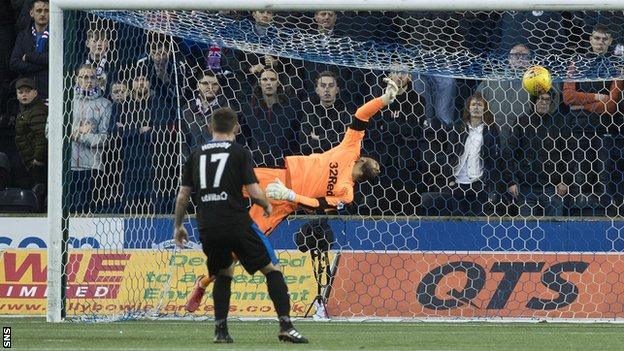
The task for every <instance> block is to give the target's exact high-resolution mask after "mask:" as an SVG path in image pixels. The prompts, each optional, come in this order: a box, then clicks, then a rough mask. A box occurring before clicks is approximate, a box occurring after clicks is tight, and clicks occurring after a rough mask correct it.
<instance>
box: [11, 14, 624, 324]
mask: <svg viewBox="0 0 624 351" xmlns="http://www.w3.org/2000/svg"><path fill="white" fill-rule="evenodd" d="M63 24H64V33H63V34H64V40H63V46H64V47H63V78H64V79H63V114H62V116H50V119H51V120H52V119H57V118H62V121H63V201H62V203H61V204H57V203H50V204H49V206H62V213H63V232H62V234H63V237H64V238H65V239H64V243H65V250H64V252H63V254H64V262H65V264H64V266H63V270H62V277H63V284H64V286H66V289H65V290H64V291H63V295H64V296H63V298H64V299H63V308H64V311H65V313H66V317H67V318H70V319H81V320H108V319H119V318H161V317H180V318H183V317H188V318H191V317H192V318H202V317H206V318H210V317H212V313H213V306H212V299H211V293H210V290H211V288H209V289H208V293H207V294H206V297H205V299H204V301H203V304H202V306H201V307H200V309H199V310H198V311H196V312H195V313H192V314H191V313H187V312H186V311H185V310H184V304H185V301H186V298H187V297H188V295H189V293H190V291H191V290H192V288H193V285H194V282H195V280H196V278H197V277H198V276H199V275H202V274H207V270H206V265H205V257H204V255H203V253H202V252H201V246H200V244H199V240H198V237H199V235H198V232H197V229H196V226H195V219H194V216H193V215H192V213H193V209H192V208H190V209H189V212H190V213H191V215H190V216H189V217H188V219H187V220H186V222H185V225H186V226H187V228H188V229H189V233H191V240H190V243H189V244H188V246H187V247H185V248H182V249H180V248H175V246H174V244H173V242H172V240H171V236H172V232H173V220H172V217H173V216H172V213H173V207H174V203H175V195H176V192H177V187H178V185H179V179H180V173H181V164H182V163H183V162H184V160H185V159H186V157H187V156H188V155H189V154H190V152H191V150H192V149H193V148H194V147H196V146H197V145H201V144H202V143H204V142H205V141H207V140H209V139H210V132H209V130H208V129H207V123H208V121H209V118H210V114H211V111H213V110H214V109H215V108H217V107H223V106H230V107H232V108H233V109H234V110H236V111H237V113H238V116H239V119H240V124H241V130H242V131H241V134H240V135H239V136H238V138H237V140H238V141H239V142H240V143H242V144H244V145H245V146H246V147H248V148H249V149H250V150H251V151H252V155H253V159H254V162H255V163H256V166H260V167H279V166H281V165H283V161H284V157H286V156H288V155H301V154H311V153H318V152H323V151H327V150H329V149H330V148H332V147H333V146H336V145H337V144H338V143H339V142H340V140H341V138H342V136H343V135H344V132H345V130H346V128H347V127H348V125H349V123H350V120H351V118H352V116H353V113H354V111H355V110H356V108H357V107H358V106H360V105H362V104H363V103H364V102H365V101H366V100H367V99H370V98H372V97H376V96H379V95H380V94H381V93H382V92H383V89H384V84H383V81H382V80H383V78H386V77H389V78H391V79H393V80H395V81H396V82H397V83H399V84H400V85H402V86H403V87H405V89H406V92H405V93H403V94H401V95H400V96H399V97H398V98H397V101H396V102H394V103H393V104H392V105H390V106H389V107H387V108H385V109H384V110H382V111H381V113H379V114H378V115H376V116H375V117H373V119H372V120H371V123H370V125H369V126H368V129H367V131H366V137H365V139H364V140H363V143H362V154H364V155H370V156H371V157H373V158H375V159H377V160H378V161H379V163H380V165H381V174H380V176H379V178H378V179H376V180H374V181H371V182H366V183H361V184H356V188H355V200H354V202H353V203H352V204H349V205H347V206H345V207H344V208H340V209H338V211H337V213H332V214H330V215H326V214H318V213H317V214H313V215H311V214H310V213H306V212H298V213H297V216H294V217H291V218H289V219H288V220H287V221H284V222H283V223H282V224H281V225H280V226H279V227H278V229H277V230H276V231H275V232H273V234H272V235H271V237H270V241H271V243H272V244H273V246H274V247H275V248H276V250H277V252H278V257H279V259H280V264H281V267H282V270H283V272H284V275H285V277H286V281H287V283H288V285H289V289H290V297H291V300H292V315H293V316H295V317H303V316H306V315H309V316H315V317H316V318H353V319H429V318H432V319H436V318H442V319H457V318H459V319H498V318H509V319H543V318H545V319H560V318H563V319H566V320H621V318H622V317H624V315H623V312H622V311H623V310H624V309H623V308H622V307H623V304H624V284H623V283H622V276H623V275H624V256H622V255H623V250H624V236H623V234H622V229H623V227H624V222H623V220H622V214H621V204H622V194H623V193H624V192H623V187H622V179H623V176H622V175H623V170H624V167H623V165H622V150H624V134H622V122H623V121H622V116H623V114H622V111H621V110H620V108H619V107H620V106H621V99H622V96H621V95H622V89H623V88H624V84H622V82H621V81H620V80H619V79H620V78H621V72H622V68H624V62H622V58H623V56H622V55H623V54H624V46H622V45H623V44H624V42H623V40H624V37H623V36H622V34H624V27H623V26H622V24H623V23H622V15H621V12H606V11H603V12H595V11H592V12H589V11H569V12H548V11H546V12H544V11H532V12H513V11H479V12H334V11H317V12H310V13H308V12H289V13H281V12H276V13H272V12H266V11H255V12H242V11H220V12H208V11H64V23H63ZM51 35H52V36H54V35H55V34H54V33H52V34H51ZM531 65H541V66H544V67H547V68H548V69H549V71H550V73H551V75H552V77H553V80H554V84H553V88H552V89H551V90H550V92H549V93H547V94H543V95H540V96H538V97H530V96H529V95H528V94H527V93H526V92H525V91H524V90H523V89H522V82H521V77H522V74H523V73H524V71H525V69H526V68H528V67H529V66H531ZM52 103H54V102H52ZM475 104H476V105H479V104H480V106H481V107H482V108H483V109H484V113H483V114H482V115H481V114H479V113H478V111H477V110H478V107H474V106H473V105H475ZM475 111H477V112H475ZM50 123H52V121H51V122H50ZM475 155H476V156H475ZM57 208H58V207H57ZM55 235H60V234H59V233H56V234H55ZM13 259H14V260H16V265H17V267H20V264H23V262H25V261H24V258H23V257H21V256H20V254H19V253H18V254H17V256H16V257H14V258H13ZM20 260H21V261H20ZM231 303H232V308H231V309H230V311H231V312H230V316H232V317H273V315H274V312H273V307H272V303H271V300H270V298H269V296H268V294H267V293H266V288H265V282H264V278H263V277H262V276H261V275H255V276H248V275H246V274H245V273H244V271H243V270H242V268H241V267H237V268H236V273H235V277H234V284H233V295H232V302H231ZM309 306H312V308H311V310H308V307H309Z"/></svg>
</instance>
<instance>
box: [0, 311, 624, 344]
mask: <svg viewBox="0 0 624 351" xmlns="http://www.w3.org/2000/svg"><path fill="white" fill-rule="evenodd" d="M0 321H2V326H3V327H7V326H10V327H11V332H12V338H11V341H12V343H13V344H12V349H15V350H59V351H61V350H66V351H71V350H149V351H151V350H531V351H535V350H549V351H550V350H566V351H568V350H583V351H586V350H624V324H563V323H539V324H529V323H491V322H483V323H437V322H436V323H432V322H429V323H425V322H415V323H372V322H353V323H351V322H350V323H345V322H307V321H298V322H297V327H298V328H299V330H300V331H301V332H302V333H303V334H304V335H305V336H307V337H308V338H309V339H310V341H311V343H310V344H308V345H291V344H288V345H286V344H280V343H279V341H278V340H277V324H276V323H273V322H266V321H260V322H237V321H232V322H230V334H231V335H232V337H233V338H234V341H235V342H234V344H228V345H217V344H213V343H212V332H213V329H212V322H210V321H172V320H168V321H128V322H112V323H75V322H66V323H58V324H51V323H46V322H45V320H44V319H43V318H0Z"/></svg>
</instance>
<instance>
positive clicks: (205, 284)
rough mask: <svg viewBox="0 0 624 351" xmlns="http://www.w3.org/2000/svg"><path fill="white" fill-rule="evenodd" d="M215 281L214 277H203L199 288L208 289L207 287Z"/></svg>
mask: <svg viewBox="0 0 624 351" xmlns="http://www.w3.org/2000/svg"><path fill="white" fill-rule="evenodd" d="M215 279H216V277H215V276H214V275H211V276H208V277H206V276H204V277H202V278H201V280H200V281H199V286H201V287H202V288H204V289H206V288H207V287H208V285H210V283H212V282H214V281H215Z"/></svg>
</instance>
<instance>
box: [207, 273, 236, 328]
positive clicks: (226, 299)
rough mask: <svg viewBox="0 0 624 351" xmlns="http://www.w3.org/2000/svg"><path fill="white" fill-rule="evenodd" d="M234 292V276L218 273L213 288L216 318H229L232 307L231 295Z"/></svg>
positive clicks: (218, 319)
mask: <svg viewBox="0 0 624 351" xmlns="http://www.w3.org/2000/svg"><path fill="white" fill-rule="evenodd" d="M231 293H232V277H228V276H225V275H218V276H217V278H216V279H215V282H214V286H213V288H212V300H213V302H214V309H215V312H214V313H215V320H217V321H220V320H225V319H227V315H228V311H229V309H230V295H231Z"/></svg>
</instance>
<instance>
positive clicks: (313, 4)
mask: <svg viewBox="0 0 624 351" xmlns="http://www.w3.org/2000/svg"><path fill="white" fill-rule="evenodd" d="M173 7H175V8H173ZM618 8H619V9H621V8H624V0H600V1H587V0H565V1H562V0H508V1H500V0H481V1H474V0H443V1H424V0H395V1H392V2H388V1H387V0H305V1H295V0H239V1H234V2H232V1H231V0H211V1H205V0H176V1H171V0H130V1H123V0H107V1H102V0H53V1H51V3H50V32H51V33H52V35H51V38H50V46H49V47H50V51H49V78H50V79H49V82H50V83H49V115H50V116H51V117H50V118H49V138H48V140H49V156H48V157H49V165H50V166H49V179H48V189H49V194H48V204H49V207H48V221H49V238H50V239H49V240H50V241H49V246H48V250H47V253H48V255H47V257H48V266H47V267H48V269H47V275H48V277H47V279H48V290H47V321H49V322H60V321H62V320H63V318H64V316H63V315H62V308H63V306H62V305H63V302H62V300H63V296H64V293H63V292H62V287H63V286H64V284H63V282H62V279H64V278H63V269H62V267H63V264H64V263H63V261H64V259H63V256H64V255H66V253H67V251H66V250H65V249H64V248H63V245H64V239H63V230H64V229H63V228H65V226H64V224H63V221H64V218H67V216H66V215H65V214H64V213H63V205H62V202H63V188H64V187H66V186H68V185H67V184H63V172H64V170H63V168H64V167H66V165H65V163H66V162H65V161H64V160H63V154H64V150H63V140H64V131H63V128H64V127H63V124H64V121H63V116H64V113H63V109H64V96H63V91H64V87H63V81H64V79H65V77H64V74H63V64H64V62H63V11H64V10H148V9H149V10H199V9H202V10H222V9H228V10H257V9H267V10H272V11H285V10H296V11H302V10H350V11H353V10H362V11H373V10H387V11H434V10H435V11H460V10H467V11H468V10H472V11H474V10H523V11H530V10H553V11H561V10H613V9H618Z"/></svg>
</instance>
